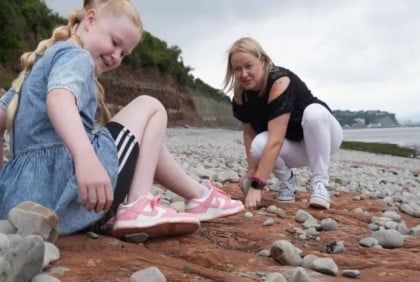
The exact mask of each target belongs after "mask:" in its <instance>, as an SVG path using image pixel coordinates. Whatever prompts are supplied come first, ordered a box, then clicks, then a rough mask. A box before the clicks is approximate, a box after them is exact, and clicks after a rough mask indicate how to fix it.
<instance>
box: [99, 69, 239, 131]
mask: <svg viewBox="0 0 420 282" xmlns="http://www.w3.org/2000/svg"><path fill="white" fill-rule="evenodd" d="M100 81H101V83H102V84H103V86H104V88H105V96H106V103H107V104H108V105H109V106H110V108H111V111H112V112H114V113H115V112H116V111H118V110H119V109H120V108H122V107H123V106H125V105H126V104H128V103H129V102H130V101H131V100H133V99H134V98H135V97H137V96H139V95H150V96H152V97H155V98H157V99H158V100H159V101H160V102H161V103H162V104H163V105H164V106H165V108H166V110H167V112H168V125H169V126H194V127H204V126H206V127H222V128H239V123H238V122H237V121H236V120H235V119H234V117H233V114H232V108H231V104H230V100H229V98H228V97H227V96H223V95H220V97H217V96H215V95H210V94H208V93H203V92H201V91H199V90H194V89H191V88H186V87H185V86H181V85H179V83H177V82H176V81H175V80H174V79H172V78H170V77H169V76H165V75H162V74H161V73H159V72H158V71H157V70H133V69H132V68H130V67H127V66H122V67H120V68H119V69H117V70H115V71H113V72H111V73H109V74H106V75H105V76H104V77H102V78H101V79H100Z"/></svg>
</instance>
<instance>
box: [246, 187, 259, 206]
mask: <svg viewBox="0 0 420 282" xmlns="http://www.w3.org/2000/svg"><path fill="white" fill-rule="evenodd" d="M260 203H261V190H257V189H254V188H249V190H248V194H247V195H246V197H245V207H246V208H248V209H253V210H255V209H257V206H258V205H259V204H260Z"/></svg>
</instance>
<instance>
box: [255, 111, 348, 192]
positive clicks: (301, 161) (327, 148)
mask: <svg viewBox="0 0 420 282" xmlns="http://www.w3.org/2000/svg"><path fill="white" fill-rule="evenodd" d="M302 128H303V135H304V139H303V140H302V141H300V142H293V141H290V140H287V139H285V140H284V142H283V146H282V147H281V150H280V155H279V157H278V158H277V161H276V165H275V167H274V169H273V173H274V175H275V176H276V177H277V178H278V179H279V180H280V181H286V180H287V179H288V177H290V172H289V171H290V168H297V167H306V166H309V169H310V170H311V173H312V184H313V185H315V183H317V182H322V183H323V184H324V185H326V186H328V184H329V176H328V167H329V162H330V157H331V155H332V154H333V153H335V152H337V151H338V150H339V148H340V145H341V142H342V141H343V129H342V128H341V126H340V123H339V122H338V121H337V119H335V117H334V116H333V115H332V114H331V113H330V112H329V111H328V110H327V109H326V108H325V107H324V106H322V105H320V104H317V103H314V104H310V105H309V106H307V107H306V108H305V110H304V111H303V117H302ZM267 140H268V132H267V131H265V132H262V133H260V134H258V135H257V136H256V137H255V138H254V140H252V143H251V155H252V157H253V158H254V159H255V160H256V161H257V162H259V159H260V157H261V154H262V152H263V149H264V146H265V144H266V143H267Z"/></svg>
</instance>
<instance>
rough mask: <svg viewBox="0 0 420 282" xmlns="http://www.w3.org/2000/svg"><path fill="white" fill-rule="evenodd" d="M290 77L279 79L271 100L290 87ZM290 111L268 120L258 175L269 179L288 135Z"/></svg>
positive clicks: (273, 87) (272, 91)
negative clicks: (266, 137)
mask: <svg viewBox="0 0 420 282" xmlns="http://www.w3.org/2000/svg"><path fill="white" fill-rule="evenodd" d="M289 84H290V78H289V77H287V76H284V77H281V78H279V79H277V80H276V81H275V82H274V84H273V86H272V87H271V89H270V94H269V99H268V100H269V102H271V101H273V100H274V99H276V98H278V97H279V96H280V95H282V94H283V93H284V92H285V91H286V89H287V87H289ZM289 119H290V113H286V114H282V115H280V116H278V117H276V118H274V119H272V120H270V121H269V122H268V140H267V143H266V145H265V147H264V149H263V152H262V155H261V158H260V162H259V163H258V169H257V171H256V173H255V176H256V177H259V178H261V179H267V178H268V177H269V176H270V173H271V172H272V171H273V168H274V166H275V163H276V160H277V158H278V156H279V154H280V150H281V147H282V146H283V142H284V138H285V137H286V131H287V125H288V123H289Z"/></svg>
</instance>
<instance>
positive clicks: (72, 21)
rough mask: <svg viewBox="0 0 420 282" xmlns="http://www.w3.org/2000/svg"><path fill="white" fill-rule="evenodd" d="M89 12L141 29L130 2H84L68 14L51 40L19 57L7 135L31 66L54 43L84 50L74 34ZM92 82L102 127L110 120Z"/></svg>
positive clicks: (102, 94) (98, 88)
mask: <svg viewBox="0 0 420 282" xmlns="http://www.w3.org/2000/svg"><path fill="white" fill-rule="evenodd" d="M89 9H98V10H100V11H101V12H105V14H109V15H112V16H122V15H124V16H127V17H128V18H129V20H130V21H131V22H132V23H133V24H135V25H136V26H137V27H138V28H139V30H140V32H142V30H143V26H142V23H141V19H140V15H139V13H138V12H137V10H136V9H135V7H134V6H133V4H132V3H131V2H130V1H129V0H84V3H83V8H81V9H79V10H75V11H73V12H71V13H70V15H69V17H68V24H67V25H65V26H60V27H57V28H56V29H54V31H53V33H52V36H51V38H49V39H45V40H42V41H40V42H39V44H38V46H37V47H36V49H35V50H34V51H31V52H26V53H24V54H23V55H22V56H21V58H20V64H21V67H22V71H21V72H20V74H19V75H18V77H17V78H16V79H15V80H14V81H13V82H12V89H13V90H14V92H15V95H14V97H13V99H12V101H11V102H10V104H9V106H8V108H7V131H8V132H11V131H12V127H13V120H14V117H15V115H16V111H17V107H18V104H19V93H20V91H21V88H22V84H23V82H24V80H25V78H26V75H27V73H28V72H29V71H30V70H31V69H32V66H33V65H34V63H35V62H36V60H37V59H38V58H40V57H42V56H43V55H44V53H45V51H46V50H47V49H48V48H49V47H51V46H52V45H53V44H54V42H56V41H64V40H67V39H73V41H74V42H75V43H76V44H78V45H79V46H80V47H83V42H82V40H81V39H80V38H79V36H78V35H77V34H76V31H77V28H78V27H79V24H80V23H81V22H82V20H83V19H84V17H85V15H86V12H87V11H88V10H89ZM95 83H96V97H97V101H98V111H97V114H96V119H97V122H98V123H99V124H105V123H107V122H108V121H109V120H110V119H111V113H110V111H109V109H108V108H107V106H106V105H105V101H104V98H105V91H104V88H103V87H102V85H101V84H100V83H99V81H98V80H97V79H96V81H95Z"/></svg>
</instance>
